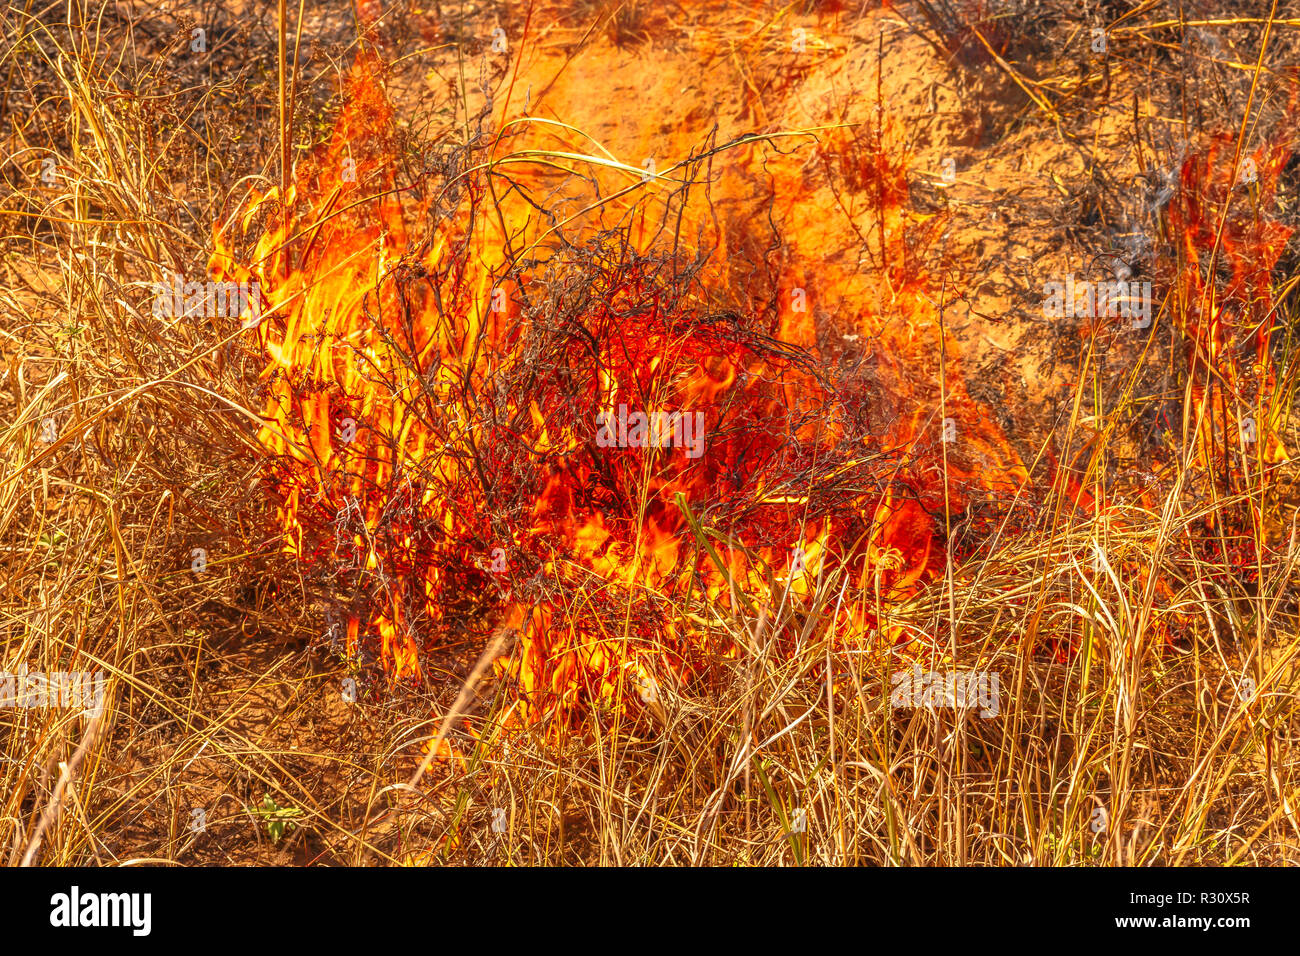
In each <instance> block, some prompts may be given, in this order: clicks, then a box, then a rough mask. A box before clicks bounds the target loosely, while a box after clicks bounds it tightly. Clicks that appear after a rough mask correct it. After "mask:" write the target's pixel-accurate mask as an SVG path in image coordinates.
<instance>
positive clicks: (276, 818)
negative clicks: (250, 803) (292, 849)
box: [251, 793, 303, 843]
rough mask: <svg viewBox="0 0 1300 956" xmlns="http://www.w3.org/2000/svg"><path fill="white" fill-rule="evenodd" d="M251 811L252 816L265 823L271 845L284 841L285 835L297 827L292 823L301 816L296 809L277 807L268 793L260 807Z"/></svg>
mask: <svg viewBox="0 0 1300 956" xmlns="http://www.w3.org/2000/svg"><path fill="white" fill-rule="evenodd" d="M251 811H252V813H253V815H254V816H258V817H261V818H262V820H263V821H264V822H265V823H266V832H267V833H268V834H269V835H270V837H271V842H272V843H279V842H280V841H281V840H282V839H284V836H285V834H286V833H288V832H289V831H290V830H293V829H294V828H295V827H296V826H297V824H295V823H294V822H293V821H294V820H295V819H297V818H298V817H301V816H302V815H303V812H302V810H300V809H299V808H298V807H281V806H277V805H276V802H275V799H274V798H273V797H272V796H271V795H270V794H269V793H268V794H266V795H265V796H264V797H262V805H261V806H260V807H253V808H251Z"/></svg>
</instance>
